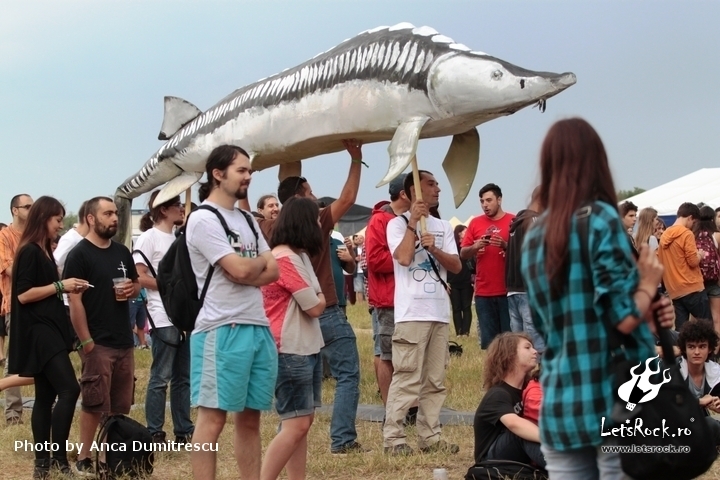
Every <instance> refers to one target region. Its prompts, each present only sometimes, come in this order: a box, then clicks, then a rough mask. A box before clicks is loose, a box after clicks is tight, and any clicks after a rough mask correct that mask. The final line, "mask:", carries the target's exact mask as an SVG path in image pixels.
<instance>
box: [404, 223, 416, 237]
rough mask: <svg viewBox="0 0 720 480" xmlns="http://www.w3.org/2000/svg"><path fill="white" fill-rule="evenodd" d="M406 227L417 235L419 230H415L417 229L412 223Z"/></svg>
mask: <svg viewBox="0 0 720 480" xmlns="http://www.w3.org/2000/svg"><path fill="white" fill-rule="evenodd" d="M406 228H407V229H408V230H410V231H411V232H412V233H414V234H415V235H417V230H415V229H414V228H413V227H411V226H410V225H408V226H407V227H406Z"/></svg>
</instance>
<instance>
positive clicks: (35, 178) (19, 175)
mask: <svg viewBox="0 0 720 480" xmlns="http://www.w3.org/2000/svg"><path fill="white" fill-rule="evenodd" d="M718 19H720V2H717V1H689V0H684V1H680V0H678V1H663V0H654V1H652V2H650V1H632V0H625V1H617V0H603V1H543V0H533V1H513V0H505V1H492V2H489V1H481V0H474V1H469V2H461V1H442V2H441V1H435V2H430V1H427V0H414V1H394V0H385V1H372V0H365V1H362V2H360V1H357V2H355V1H347V0H334V1H320V0H314V1H305V0H303V1H292V2H291V1H287V2H280V1H271V0H263V1H243V2H239V1H222V2H220V1H202V2H199V1H197V2H195V1H189V0H185V1H159V0H154V1H153V0H145V1H100V0H93V1H69V0H52V1H35V0H20V1H16V0H3V1H2V3H0V166H1V167H2V168H0V222H5V223H9V221H10V220H11V217H10V210H9V204H10V199H11V197H12V196H13V195H15V194H17V193H27V194H30V195H31V196H33V197H34V198H38V197H39V196H41V195H52V196H54V197H56V198H58V199H60V200H61V201H63V202H64V203H65V205H66V208H67V210H68V211H71V212H76V211H77V208H78V207H79V205H80V203H81V202H82V201H83V200H86V199H88V198H91V197H93V196H96V195H111V196H112V195H113V194H114V192H115V190H116V189H117V187H118V186H119V185H120V184H122V183H123V182H124V180H125V179H126V178H128V177H129V176H131V175H133V174H135V173H136V172H137V171H138V170H139V169H140V168H141V167H142V166H143V164H144V163H145V162H146V161H147V160H148V159H149V158H150V157H151V156H152V155H153V154H154V153H155V152H156V151H157V150H158V149H159V148H160V147H161V146H162V144H163V142H161V141H159V140H157V134H158V132H159V130H160V125H161V123H162V117H163V97H164V96H165V95H173V96H178V97H182V98H184V99H186V100H188V101H189V102H191V103H193V104H195V105H197V106H198V107H199V108H200V109H201V110H206V109H207V108H209V107H211V106H212V105H214V104H215V103H216V102H217V101H219V100H220V99H221V98H223V97H224V96H225V95H227V94H229V93H230V92H232V91H233V90H235V89H237V88H240V87H242V86H244V85H247V84H250V83H253V82H255V81H256V80H259V79H260V78H264V77H267V76H270V75H272V74H274V73H277V72H279V71H281V70H283V69H285V68H290V67H293V66H295V65H298V64H300V63H302V62H304V61H306V60H308V59H309V58H311V57H313V56H315V55H316V54H318V53H320V52H323V51H326V50H328V49H330V48H332V47H333V46H335V45H337V44H339V43H341V42H342V41H343V40H344V39H346V38H350V37H352V36H354V35H356V34H358V33H359V32H361V31H364V30H367V29H370V28H374V27H377V26H380V25H394V24H397V23H400V22H410V23H412V24H414V25H416V26H422V25H428V26H431V27H433V28H435V29H436V30H437V31H438V32H440V33H442V34H444V35H447V36H449V37H452V38H453V39H454V40H455V41H457V42H460V43H464V44H465V45H467V46H469V47H470V48H472V49H473V50H480V51H483V52H486V53H488V54H490V55H493V56H495V57H498V58H501V59H503V60H505V61H508V62H510V63H513V64H515V65H518V66H520V67H523V68H527V69H530V70H538V71H551V72H558V73H559V72H566V71H570V72H573V73H575V74H576V75H577V84H576V85H574V86H572V87H570V88H569V89H568V90H566V91H564V92H562V93H561V94H559V95H558V96H556V97H553V98H551V99H549V100H548V102H547V110H546V112H545V113H540V112H539V111H538V109H533V108H526V109H524V110H521V111H519V112H517V113H515V114H514V115H510V116H507V117H503V118H500V119H496V120H492V121H490V122H488V123H486V124H483V125H481V126H480V127H479V128H478V130H479V132H480V142H481V153H480V165H479V168H478V174H477V176H476V178H475V182H474V183H473V186H472V189H471V192H470V194H469V195H468V198H467V200H466V201H465V203H464V204H463V205H461V207H460V208H459V209H457V210H456V209H455V208H454V204H453V201H452V193H451V191H450V186H449V183H448V181H447V179H446V178H445V176H444V173H443V172H442V168H441V163H442V160H443V158H444V156H445V153H446V151H447V148H448V147H449V145H450V138H449V137H448V138H439V139H426V140H421V141H420V143H419V147H418V162H419V165H420V168H422V169H425V170H429V171H432V172H433V173H435V175H436V178H437V179H438V180H439V182H440V187H441V188H442V192H441V193H440V211H441V213H442V215H443V217H444V218H446V219H450V218H451V217H452V216H457V217H458V218H460V219H461V220H464V219H466V218H468V217H469V216H470V215H477V214H478V213H479V212H480V207H479V202H478V191H479V190H480V188H481V187H482V186H483V185H485V184H486V183H490V182H492V183H496V184H498V185H499V186H500V187H501V188H502V191H503V207H504V209H505V210H506V211H510V212H516V211H517V210H519V209H522V208H524V206H525V205H526V204H527V203H528V200H529V195H530V192H531V191H532V189H533V187H534V186H535V185H536V184H537V183H538V180H539V175H538V168H537V165H538V156H539V150H540V145H541V142H542V139H543V137H544V135H545V133H546V132H547V130H548V128H549V127H550V126H551V125H552V124H553V123H554V122H555V121H557V120H559V119H563V118H568V117H573V116H580V117H583V118H585V119H586V120H588V121H589V122H590V123H591V124H592V125H593V126H594V127H595V128H596V130H597V131H598V132H599V134H600V136H601V138H602V139H603V142H604V143H605V147H606V149H607V151H608V155H609V159H610V163H611V167H612V171H613V177H614V180H615V187H616V189H618V190H620V189H626V190H627V189H632V188H633V187H641V188H645V189H649V188H653V187H655V186H658V185H661V184H663V183H666V182H668V181H671V180H673V179H675V178H678V177H681V176H683V175H686V174H688V173H690V172H693V171H695V170H697V169H700V168H705V167H717V166H720V165H718V164H719V163H720V162H719V160H720V158H718V151H720V114H719V111H720V93H719V92H720V62H719V61H718V58H720V57H719V56H718V55H719V54H718V52H719V51H720V31H719V30H718V29H717V21H718ZM347 114H348V115H352V112H347ZM298 128H303V125H301V124H299V125H298ZM387 146H388V143H387V142H384V143H376V144H371V145H366V146H365V147H364V148H363V153H364V158H365V161H366V162H367V163H368V164H369V168H364V169H363V172H362V181H361V186H360V192H359V194H358V199H357V203H359V204H362V205H367V206H372V205H373V204H375V203H376V202H378V201H380V200H383V199H386V198H387V197H388V194H387V187H382V188H378V189H376V188H375V185H376V184H377V182H378V181H379V180H380V178H382V176H383V175H384V173H385V171H386V170H387V165H388V154H387ZM349 164H350V161H349V156H348V154H347V153H342V152H341V153H337V154H332V155H324V156H320V157H315V158H311V159H308V160H306V161H304V162H303V175H304V176H306V177H307V178H308V181H309V182H310V184H311V186H312V188H313V191H314V193H315V194H316V195H317V196H318V197H320V196H333V197H337V196H338V195H339V194H340V191H341V190H342V186H343V184H344V181H345V179H346V178H347V171H348V167H349ZM277 183H278V182H277V167H275V168H271V169H268V170H264V171H261V172H256V173H255V174H254V175H253V180H252V185H251V187H250V199H251V203H253V204H254V202H255V200H256V199H257V198H258V197H259V196H261V195H263V194H265V193H272V192H274V191H276V189H277ZM146 202H147V198H146V196H143V197H140V198H139V199H136V200H135V201H134V203H133V208H143V207H144V206H145V204H146ZM716 206H718V205H713V207H716Z"/></svg>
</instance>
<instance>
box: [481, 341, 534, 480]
mask: <svg viewBox="0 0 720 480" xmlns="http://www.w3.org/2000/svg"><path fill="white" fill-rule="evenodd" d="M537 357H538V353H537V351H536V350H535V349H534V348H533V344H532V342H531V341H530V337H529V336H528V335H527V334H526V333H521V332H518V333H503V334H500V335H498V336H497V337H495V339H494V340H493V341H492V343H491V344H490V347H489V348H488V351H487V356H486V358H485V372H484V377H485V378H484V387H485V388H486V389H487V392H486V393H485V396H484V397H483V399H482V401H481V402H480V406H479V407H478V409H477V412H475V422H474V431H475V463H480V462H482V461H483V460H512V461H516V462H522V463H532V464H533V465H535V466H538V467H541V468H545V458H544V457H543V455H542V453H541V452H540V432H539V430H538V426H537V425H536V424H534V423H533V422H531V421H530V420H527V419H525V418H523V417H522V415H523V402H522V394H523V387H524V386H525V383H526V381H527V378H528V375H529V374H530V372H531V371H532V370H533V369H534V368H535V366H536V365H537Z"/></svg>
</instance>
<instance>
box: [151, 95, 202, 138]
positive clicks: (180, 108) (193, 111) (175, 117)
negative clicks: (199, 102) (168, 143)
mask: <svg viewBox="0 0 720 480" xmlns="http://www.w3.org/2000/svg"><path fill="white" fill-rule="evenodd" d="M200 114H202V111H201V110H200V109H199V108H197V107H196V106H195V105H193V104H192V103H190V102H188V101H187V100H183V99H182V98H180V97H165V113H164V115H163V123H162V126H161V127H160V134H159V135H158V140H169V139H170V137H172V136H173V135H175V133H176V132H177V131H178V130H180V129H181V128H182V127H184V126H185V125H187V124H188V122H190V121H192V120H194V119H195V118H196V117H197V116H198V115H200Z"/></svg>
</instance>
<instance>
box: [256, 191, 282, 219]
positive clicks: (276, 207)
mask: <svg viewBox="0 0 720 480" xmlns="http://www.w3.org/2000/svg"><path fill="white" fill-rule="evenodd" d="M257 211H258V213H259V214H260V216H261V217H262V218H264V219H265V220H275V219H276V218H277V216H278V215H279V214H280V204H279V203H278V199H277V198H275V195H263V196H262V197H260V199H259V200H258V203H257ZM261 217H257V218H261Z"/></svg>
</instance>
